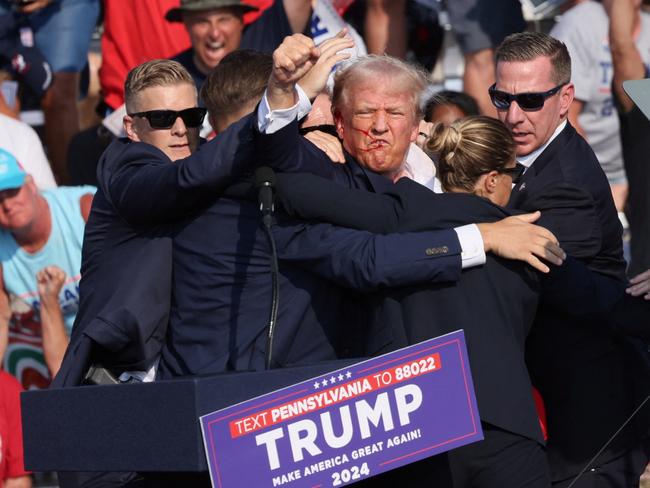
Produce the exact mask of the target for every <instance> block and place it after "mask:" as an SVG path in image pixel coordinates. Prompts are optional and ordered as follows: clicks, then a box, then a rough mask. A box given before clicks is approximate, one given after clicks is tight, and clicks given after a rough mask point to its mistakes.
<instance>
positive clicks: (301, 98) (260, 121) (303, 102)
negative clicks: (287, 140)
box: [257, 85, 311, 134]
mask: <svg viewBox="0 0 650 488" xmlns="http://www.w3.org/2000/svg"><path fill="white" fill-rule="evenodd" d="M296 92H297V93H298V103H296V104H295V105H294V106H293V107H290V108H285V109H281V110H271V108H270V107H269V102H268V100H267V99H266V91H265V92H264V96H263V97H262V101H261V103H260V105H259V108H258V109H257V128H258V129H259V131H260V132H261V133H263V134H273V133H274V132H277V131H279V130H280V129H282V128H283V127H285V126H287V125H288V124H289V123H290V122H291V121H292V120H294V119H296V118H298V119H301V118H303V117H304V116H305V115H307V114H308V113H309V111H310V110H311V102H310V101H309V97H307V95H306V94H305V92H304V91H303V89H302V88H300V85H296Z"/></svg>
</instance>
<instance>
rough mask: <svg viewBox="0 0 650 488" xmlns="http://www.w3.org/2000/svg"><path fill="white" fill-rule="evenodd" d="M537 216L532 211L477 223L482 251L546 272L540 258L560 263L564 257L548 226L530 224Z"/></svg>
mask: <svg viewBox="0 0 650 488" xmlns="http://www.w3.org/2000/svg"><path fill="white" fill-rule="evenodd" d="M540 216H541V213H540V212H534V213H530V214H524V215H516V216H513V217H508V218H505V219H503V220H500V221H499V222H494V223H491V224H478V228H479V231H480V232H481V236H482V237H483V243H484V247H485V252H492V253H494V254H496V255H497V256H501V257H502V258H506V259H515V260H518V261H525V262H527V263H528V264H530V265H531V266H532V267H533V268H535V269H537V270H538V271H541V272H542V273H548V272H549V271H550V269H549V267H548V266H547V265H546V264H544V263H543V262H542V261H541V260H540V259H544V260H545V261H548V262H550V263H552V264H555V265H558V266H559V265H561V264H562V263H563V262H564V260H565V259H566V253H565V252H564V251H563V250H562V248H561V247H560V243H559V242H558V240H557V239H556V237H555V236H554V235H553V233H552V232H551V231H549V230H548V229H545V228H544V227H540V226H539V225H534V224H533V222H535V221H536V220H537V219H539V217H540Z"/></svg>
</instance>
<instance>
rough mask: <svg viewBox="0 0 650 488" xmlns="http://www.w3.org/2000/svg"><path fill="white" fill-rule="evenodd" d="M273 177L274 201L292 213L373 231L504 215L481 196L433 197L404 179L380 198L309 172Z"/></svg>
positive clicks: (413, 228)
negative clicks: (277, 201) (275, 197)
mask: <svg viewBox="0 0 650 488" xmlns="http://www.w3.org/2000/svg"><path fill="white" fill-rule="evenodd" d="M277 176H278V177H277V183H278V197H279V200H280V202H281V204H282V205H283V207H284V208H285V209H286V211H287V212H288V213H289V214H290V215H293V216H295V217H300V218H304V219H308V220H321V221H325V222H330V223H333V224H336V225H341V226H344V227H351V228H354V229H362V230H367V231H370V232H374V233H381V234H386V233H391V232H416V231H422V230H438V229H450V228H452V227H457V226H461V225H465V224H472V223H476V222H493V221H496V220H499V219H502V218H504V217H507V216H508V213H507V212H506V211H505V210H504V209H503V208H501V207H498V206H496V205H493V204H492V203H490V202H489V201H488V200H486V199H484V198H480V197H477V196H475V195H469V194H461V193H445V194H435V193H433V192H432V191H431V190H429V189H428V188H425V187H424V186H422V185H420V184H418V183H416V182H414V181H412V180H410V179H408V178H402V179H400V180H399V181H398V182H397V183H396V184H395V185H394V186H393V188H392V189H391V190H390V191H388V192H386V193H381V194H378V193H372V192H369V191H366V190H352V189H348V188H343V187H341V186H340V185H338V184H336V183H333V182H330V181H327V180H325V179H323V178H320V177H318V176H314V175H309V174H281V175H277Z"/></svg>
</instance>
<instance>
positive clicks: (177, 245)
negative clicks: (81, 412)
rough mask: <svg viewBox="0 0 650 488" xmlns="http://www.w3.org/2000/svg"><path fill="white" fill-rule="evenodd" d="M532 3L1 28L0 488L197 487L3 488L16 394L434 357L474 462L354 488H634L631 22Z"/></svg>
mask: <svg viewBox="0 0 650 488" xmlns="http://www.w3.org/2000/svg"><path fill="white" fill-rule="evenodd" d="M534 3H535V2H526V1H524V2H520V1H519V0H446V1H445V0H103V1H100V0H0V47H1V49H0V88H1V89H0V263H1V266H2V273H1V274H0V285H1V287H0V288H1V289H0V358H1V359H2V368H1V369H0V487H3V486H4V487H6V488H16V487H18V488H20V487H23V488H24V487H31V486H61V487H76V486H85V487H91V486H92V487H103V486H107V487H108V486H131V487H148V486H210V481H209V478H208V475H207V473H205V474H198V475H197V474H194V475H189V474H187V473H185V474H184V473H168V474H166V475H164V476H163V475H160V474H155V473H138V472H129V473H123V472H120V473H112V472H106V473H96V472H95V473H89V472H63V471H62V472H59V473H58V476H57V475H55V474H54V473H30V472H29V471H27V470H26V469H25V466H24V462H23V438H22V427H21V425H22V424H21V412H20V400H19V395H20V392H21V391H25V390H30V389H44V388H72V387H74V388H83V387H84V386H85V385H88V384H98V383H99V384H103V383H134V382H152V381H165V380H173V379H174V378H179V377H188V376H196V375H206V374H216V373H223V372H229V371H249V370H263V369H265V368H266V367H267V366H269V365H267V362H270V367H272V368H282V367H289V366H297V365H309V364H314V363H319V362H323V361H330V360H335V359H346V358H367V357H373V356H378V355H381V354H384V353H386V352H390V351H394V350H396V349H399V348H402V347H406V346H409V345H412V344H416V343H418V342H421V341H423V340H426V339H429V338H432V337H437V336H440V335H443V334H446V333H448V332H452V331H454V330H457V329H459V328H462V329H463V330H464V333H465V338H466V342H467V349H468V355H469V361H470V365H471V368H472V377H473V382H474V388H475V391H476V398H477V403H478V409H479V412H480V417H481V427H482V429H483V434H484V440H482V441H479V442H475V443H473V444H469V445H466V446H463V447H460V448H457V449H453V450H451V451H449V452H447V453H444V454H441V455H438V456H434V457H431V458H427V459H424V460H421V461H419V462H416V463H412V464H409V465H406V466H403V467H401V468H398V469H395V470H393V471H389V472H387V473H384V474H380V475H378V476H373V477H369V478H366V479H363V480H361V481H360V482H359V483H358V485H359V486H380V487H383V486H388V487H392V486H398V485H400V484H401V486H405V487H406V486H408V487H419V486H422V487H433V486H435V487H499V488H510V487H550V486H553V487H569V486H574V487H576V488H585V487H589V488H591V487H594V488H597V487H611V488H614V487H639V486H641V487H643V486H645V485H644V483H646V481H645V477H646V475H644V472H645V471H646V466H648V463H649V460H650V408H641V409H640V410H639V411H638V412H637V413H635V414H634V415H632V414H633V412H635V409H636V408H637V407H638V406H639V405H640V404H641V403H642V402H643V401H644V399H646V397H647V396H648V395H649V394H650V381H648V380H649V379H650V369H649V368H650V361H649V359H650V358H649V356H648V354H649V353H648V351H649V350H650V349H649V347H648V341H649V340H650V225H649V224H650V165H648V164H646V158H647V154H648V151H650V121H648V120H647V118H646V117H645V115H644V113H643V111H642V108H643V100H638V99H637V98H636V97H635V99H634V100H633V99H632V98H630V97H629V96H628V93H627V92H626V91H625V89H624V86H623V82H624V81H627V80H642V79H645V78H647V77H648V74H647V73H648V66H650V11H649V12H646V10H645V8H646V7H645V5H643V4H644V3H645V0H644V1H643V2H642V0H602V1H596V0H574V1H570V0H566V1H564V2H562V1H559V2H554V5H555V6H556V10H555V11H554V13H555V15H554V17H553V22H552V23H551V24H548V25H545V26H544V27H542V26H540V25H539V24H536V23H531V22H527V20H530V19H525V18H524V14H525V12H526V6H527V5H528V7H530V5H531V4H534ZM537 3H538V4H539V3H540V2H537ZM541 3H544V2H541ZM522 4H523V7H522ZM522 8H523V10H522ZM452 35H453V39H454V42H455V45H456V46H458V49H459V51H458V55H457V57H458V60H459V61H460V62H461V63H462V65H463V66H464V69H463V72H462V79H460V78H459V79H456V80H455V83H451V84H450V83H449V80H447V83H445V78H444V76H443V77H442V79H440V78H439V77H438V78H437V79H435V80H434V78H436V75H435V73H436V70H438V72H439V70H440V65H441V64H442V59H443V58H444V57H446V56H448V55H449V52H450V51H451V47H450V44H449V42H448V40H449V39H450V37H451V36H452ZM99 42H101V44H98V43H99ZM93 46H94V47H93ZM98 59H99V60H100V61H98ZM93 60H94V61H93ZM98 67H99V69H98V70H97V68H98ZM432 73H433V74H432ZM97 78H98V80H99V86H100V89H99V91H98V92H97V90H95V91H96V92H97V94H96V97H95V99H94V102H92V105H95V106H96V107H93V110H91V111H90V112H91V113H90V114H89V113H88V110H87V107H88V104H86V105H84V103H83V102H80V100H82V99H86V100H88V99H92V96H93V95H92V93H93V85H94V84H96V83H97V80H96V79H97ZM450 88H455V89H453V90H452V89H450ZM647 98H648V99H647V101H646V104H647V106H650V97H647ZM635 102H638V103H639V106H637V104H636V103H635ZM34 113H36V114H38V116H37V117H36V118H34V117H33V116H32V117H30V116H28V114H34ZM39 118H40V120H39ZM26 121H27V122H30V123H31V125H29V124H28V123H27V122H26ZM263 167H266V169H264V170H262V172H258V171H257V170H258V168H263ZM269 168H270V169H269ZM260 175H262V176H260ZM260 178H262V180H263V181H260ZM265 184H270V185H272V186H273V188H274V192H275V194H274V198H275V203H274V205H273V209H271V208H270V207H269V208H268V209H266V210H265V211H264V212H260V204H259V203H258V190H259V188H260V186H264V185H265ZM263 207H264V205H263ZM274 252H277V262H278V275H277V287H278V290H279V301H278V302H277V304H275V305H274V307H275V308H276V313H277V327H276V328H275V332H274V334H275V335H274V337H273V342H272V354H270V351H269V343H270V342H269V340H268V337H267V335H268V334H267V331H268V330H267V328H268V322H269V311H270V310H271V308H272V296H273V295H274V292H273V281H274V280H272V278H271V271H272V269H273V268H274V265H273V253H274ZM99 373H101V374H99ZM26 421H29V420H28V419H27V420H26ZM596 454H598V455H597V456H595V455H596ZM594 456H595V457H594ZM647 472H648V475H647V476H648V478H649V480H650V468H648V469H647ZM648 482H650V481H648ZM647 486H650V485H647Z"/></svg>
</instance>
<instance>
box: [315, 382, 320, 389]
mask: <svg viewBox="0 0 650 488" xmlns="http://www.w3.org/2000/svg"><path fill="white" fill-rule="evenodd" d="M319 386H320V383H319V382H318V381H316V382H315V383H314V390H318V387H319Z"/></svg>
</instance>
